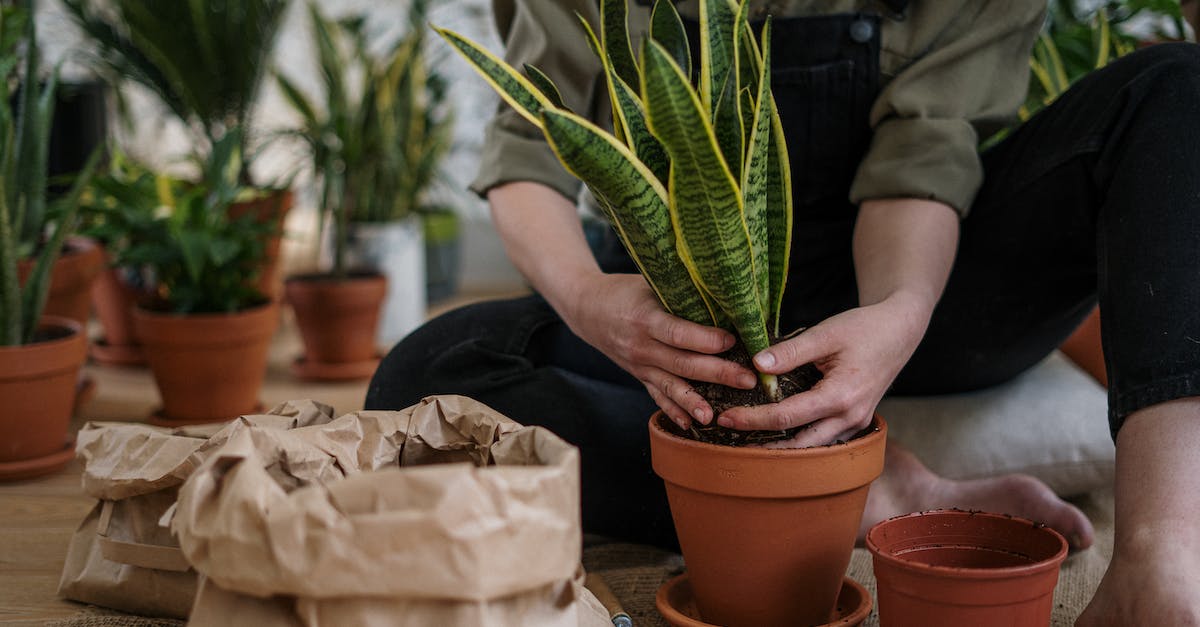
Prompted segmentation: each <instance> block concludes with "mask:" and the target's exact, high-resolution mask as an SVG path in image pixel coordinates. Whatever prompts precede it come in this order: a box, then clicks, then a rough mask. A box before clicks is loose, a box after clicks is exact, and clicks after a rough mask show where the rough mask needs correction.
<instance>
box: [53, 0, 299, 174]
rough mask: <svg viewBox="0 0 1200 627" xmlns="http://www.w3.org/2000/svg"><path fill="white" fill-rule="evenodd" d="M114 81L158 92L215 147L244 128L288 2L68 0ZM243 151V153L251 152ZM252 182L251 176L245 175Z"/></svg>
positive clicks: (244, 133)
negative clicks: (130, 83) (133, 84)
mask: <svg viewBox="0 0 1200 627" xmlns="http://www.w3.org/2000/svg"><path fill="white" fill-rule="evenodd" d="M64 4H65V5H66V8H67V9H68V11H69V12H70V13H71V15H72V16H73V17H74V18H75V20H76V22H77V23H78V24H79V26H80V27H81V28H82V29H83V31H84V32H85V33H86V34H87V35H88V36H89V37H90V38H91V39H92V40H93V41H94V42H95V43H96V46H97V48H98V50H97V57H96V60H97V65H98V66H99V68H98V69H100V70H101V71H102V72H103V73H105V74H106V75H108V76H109V78H110V79H111V80H112V81H114V82H115V81H120V80H131V81H133V82H135V83H138V84H140V85H142V86H144V87H146V88H147V89H149V90H150V91H151V92H152V93H154V94H155V95H156V96H157V97H158V99H159V100H161V101H162V103H163V104H164V105H165V106H166V107H167V108H168V109H169V110H170V111H171V112H172V113H173V114H174V115H175V116H176V117H178V118H179V119H180V120H181V121H182V122H183V123H184V125H185V126H187V127H188V128H189V129H190V130H192V131H193V133H194V134H196V135H197V139H200V140H203V142H204V144H206V145H207V146H209V147H212V146H215V145H216V144H217V143H218V142H219V141H220V139H221V138H222V137H224V136H225V134H226V133H228V132H229V131H231V130H232V129H234V128H239V129H242V134H241V136H242V137H243V140H242V141H243V143H244V142H245V141H246V139H247V138H248V121H249V118H250V110H251V107H252V106H253V104H254V101H255V99H256V97H257V95H258V88H259V86H260V84H261V82H262V81H261V79H262V76H263V72H264V70H265V68H266V66H267V59H268V57H269V55H270V53H271V49H272V47H273V45H274V42H275V35H276V33H277V31H278V28H279V24H280V20H281V18H282V17H283V12H284V9H285V8H286V7H287V4H288V0H174V1H171V2H150V1H149V0H111V2H109V1H106V2H103V3H101V2H99V1H98V0H64ZM245 148H246V147H245V145H243V146H242V147H241V153H242V154H249V153H247V152H246V149H245ZM240 175H241V177H242V180H243V182H249V174H248V169H243V171H242V172H241V173H240Z"/></svg>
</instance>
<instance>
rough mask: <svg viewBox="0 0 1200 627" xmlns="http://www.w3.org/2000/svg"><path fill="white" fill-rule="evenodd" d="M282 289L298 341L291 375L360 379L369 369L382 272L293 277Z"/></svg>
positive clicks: (383, 292)
mask: <svg viewBox="0 0 1200 627" xmlns="http://www.w3.org/2000/svg"><path fill="white" fill-rule="evenodd" d="M284 294H285V296H286V297H287V300H288V302H289V303H291V305H292V309H293V310H294V311H295V312H296V324H297V326H299V327H300V336H301V338H303V340H304V356H303V357H300V358H299V359H297V360H296V361H295V362H294V363H293V364H292V372H293V373H294V374H295V375H296V376H298V377H300V378H301V379H317V380H332V381H338V380H354V379H366V378H368V377H370V376H371V375H372V374H373V373H374V372H375V368H376V367H377V366H378V365H379V351H378V349H377V348H376V346H375V329H376V327H377V326H378V324H379V311H380V308H381V307H382V306H383V299H384V297H385V296H387V279H385V278H384V277H383V275H381V274H376V273H364V274H352V275H350V276H349V277H347V278H345V279H334V278H333V277H331V276H329V275H325V274H312V275H302V276H295V277H291V278H289V279H288V280H287V282H286V283H284Z"/></svg>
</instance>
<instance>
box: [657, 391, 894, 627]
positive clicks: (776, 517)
mask: <svg viewBox="0 0 1200 627" xmlns="http://www.w3.org/2000/svg"><path fill="white" fill-rule="evenodd" d="M665 423H666V419H665V417H663V414H662V412H659V413H656V414H655V415H654V416H653V417H651V419H650V453H651V460H652V463H653V465H654V471H655V472H656V473H658V475H659V476H660V477H662V478H663V481H664V482H665V483H666V488H667V499H668V501H669V502H670V505H671V516H672V517H673V518H674V520H675V531H676V533H677V534H678V536H679V545H680V548H681V550H682V552H683V557H684V561H685V562H686V563H687V565H688V579H689V581H690V582H691V585H692V590H693V592H694V595H695V599H696V607H697V609H698V610H699V613H700V618H701V619H702V620H703V621H705V622H708V623H712V624H717V625H725V626H726V627H738V626H741V625H747V626H750V625H752V626H755V627H771V626H774V625H789V626H792V625H814V624H822V623H826V622H828V621H830V620H831V619H832V618H833V617H834V616H833V614H834V608H835V605H836V601H837V598H838V592H839V590H840V588H841V586H842V576H843V575H844V574H845V572H846V567H847V566H848V565H849V563H850V554H851V551H852V550H853V549H854V540H855V536H856V535H857V533H858V526H859V524H860V523H861V521H862V512H863V507H864V506H865V505H866V501H867V489H868V487H869V486H870V484H871V481H873V480H874V479H875V478H876V477H878V476H879V474H880V473H881V472H882V471H883V449H884V443H885V442H886V440H887V425H886V423H884V421H883V419H882V418H880V417H879V416H876V417H875V420H874V422H873V426H874V427H875V429H874V430H873V431H871V432H870V433H868V434H867V435H864V436H862V437H859V438H855V439H854V440H851V441H850V442H847V443H844V444H836V445H830V446H822V447H814V448H807V449H790V450H787V449H784V450H778V449H765V448H748V447H730V446H718V445H714V444H704V443H701V442H696V441H694V440H689V439H686V438H683V437H680V436H676V435H674V434H672V433H670V432H669V431H667V427H666V426H665Z"/></svg>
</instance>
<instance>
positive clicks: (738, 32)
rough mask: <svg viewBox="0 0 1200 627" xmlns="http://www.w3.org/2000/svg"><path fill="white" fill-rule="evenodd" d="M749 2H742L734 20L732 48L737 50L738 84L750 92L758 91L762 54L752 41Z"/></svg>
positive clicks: (752, 30) (752, 31)
mask: <svg viewBox="0 0 1200 627" xmlns="http://www.w3.org/2000/svg"><path fill="white" fill-rule="evenodd" d="M749 9H750V3H749V2H743V3H742V6H741V10H740V11H739V12H738V15H737V20H736V21H735V22H734V25H735V33H734V50H735V51H736V52H737V68H738V86H739V87H741V88H742V89H745V88H747V87H749V88H750V93H753V94H757V93H758V74H759V69H760V65H761V64H762V54H761V53H759V50H758V43H757V42H755V41H754V29H753V28H752V27H751V26H750V22H749Z"/></svg>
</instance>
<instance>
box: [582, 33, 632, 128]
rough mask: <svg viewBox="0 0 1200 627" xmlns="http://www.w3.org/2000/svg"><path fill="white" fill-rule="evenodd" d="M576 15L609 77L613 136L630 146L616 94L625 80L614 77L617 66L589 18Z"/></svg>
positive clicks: (589, 45) (589, 43) (607, 81)
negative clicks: (597, 35) (606, 51)
mask: <svg viewBox="0 0 1200 627" xmlns="http://www.w3.org/2000/svg"><path fill="white" fill-rule="evenodd" d="M575 17H577V18H579V24H580V27H581V28H583V36H584V39H585V40H586V41H587V44H588V48H590V49H591V50H592V54H594V55H596V59H597V60H598V61H600V65H601V67H603V68H604V74H605V78H606V79H607V80H606V83H607V85H608V102H609V104H610V105H611V106H612V125H613V136H614V137H616V138H617V141H619V142H621V143H623V144H625V145H626V146H629V145H630V142H631V140H630V138H629V136H628V135H627V134H626V133H625V126H624V125H623V124H622V122H621V111H620V103H619V102H618V101H617V94H616V84H618V83H623V82H625V81H622V80H620V79H619V78H617V79H614V78H612V77H614V76H616V68H615V67H614V66H613V62H612V59H610V58H609V57H608V55H606V54H604V46H603V45H601V44H600V39H599V38H598V37H596V31H595V30H593V29H592V25H591V24H590V23H589V22H588V21H587V18H585V17H583V16H582V15H580V14H578V13H576V14H575Z"/></svg>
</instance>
